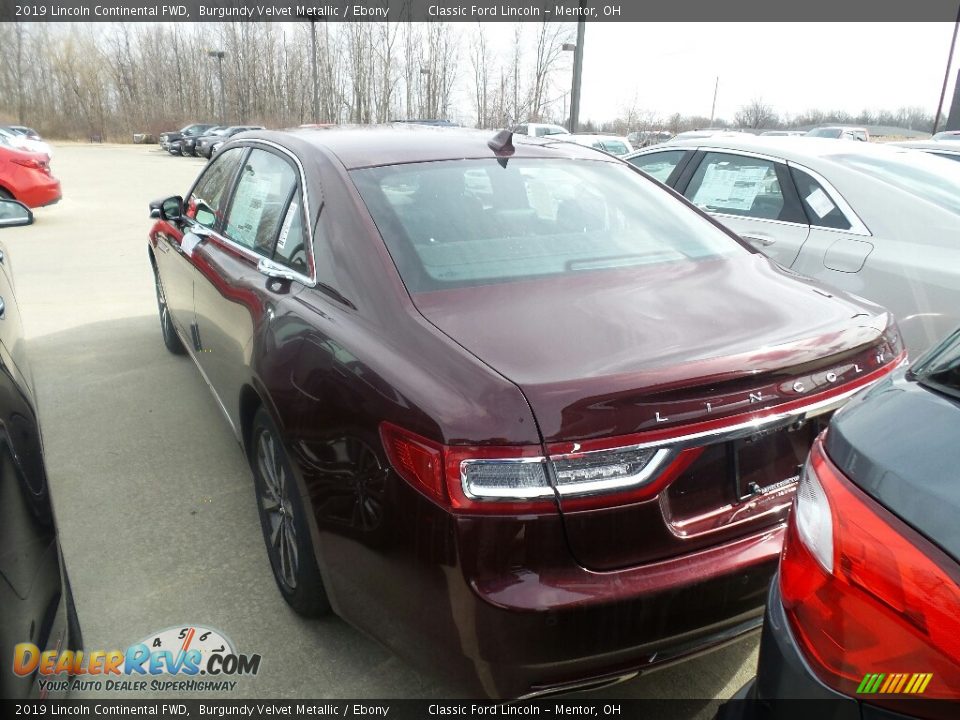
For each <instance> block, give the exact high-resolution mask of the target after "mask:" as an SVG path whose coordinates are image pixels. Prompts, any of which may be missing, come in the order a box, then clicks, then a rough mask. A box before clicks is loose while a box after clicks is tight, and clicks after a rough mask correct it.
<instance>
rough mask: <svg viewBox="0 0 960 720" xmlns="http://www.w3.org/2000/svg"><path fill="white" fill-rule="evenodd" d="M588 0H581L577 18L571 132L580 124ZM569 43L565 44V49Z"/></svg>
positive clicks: (571, 97) (571, 93)
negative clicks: (581, 81)
mask: <svg viewBox="0 0 960 720" xmlns="http://www.w3.org/2000/svg"><path fill="white" fill-rule="evenodd" d="M585 5H586V0H580V3H579V9H580V12H579V15H578V17H579V18H580V19H579V20H577V44H576V46H575V47H574V48H573V87H572V88H571V89H570V132H572V133H574V132H576V131H577V125H579V124H580V76H581V75H582V74H583V35H584V32H585V31H586V22H585V21H584V19H583V18H584V15H585V10H584V6H585ZM566 49H567V45H564V50H566Z"/></svg>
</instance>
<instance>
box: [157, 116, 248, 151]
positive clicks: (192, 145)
mask: <svg viewBox="0 0 960 720" xmlns="http://www.w3.org/2000/svg"><path fill="white" fill-rule="evenodd" d="M248 130H263V126H262V125H229V126H228V125H210V124H206V123H196V124H193V125H187V126H186V127H185V128H182V129H181V130H179V131H178V132H168V133H161V134H160V147H162V148H163V149H164V150H166V151H167V152H168V153H170V154H171V155H181V156H184V157H186V156H188V155H189V156H193V157H205V158H208V159H209V158H210V157H212V156H213V155H214V154H215V153H216V152H217V150H219V149H220V146H221V145H223V144H224V143H225V142H226V141H227V140H229V139H230V138H232V137H233V136H234V135H238V134H239V133H242V132H247V131H248Z"/></svg>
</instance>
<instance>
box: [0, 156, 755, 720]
mask: <svg viewBox="0 0 960 720" xmlns="http://www.w3.org/2000/svg"><path fill="white" fill-rule="evenodd" d="M204 162H205V161H203V160H195V159H184V158H173V157H170V156H168V155H167V154H166V153H163V152H161V151H160V150H159V149H157V146H155V145H153V146H136V145H132V146H109V145H61V146H57V147H56V155H55V157H54V158H53V162H52V168H53V171H54V174H56V175H57V176H58V177H59V178H60V179H61V181H62V183H63V189H64V199H63V200H62V201H61V203H59V204H58V205H56V206H54V207H51V208H44V209H40V210H38V211H37V212H36V224H35V225H34V226H32V227H27V228H18V229H12V230H7V231H4V233H3V237H2V240H3V243H4V244H5V245H6V246H7V248H8V251H9V254H10V256H11V258H12V264H13V268H14V273H15V278H16V286H17V294H18V299H19V303H20V307H21V312H22V315H23V322H24V328H25V333H26V336H27V340H28V343H29V351H30V355H31V359H32V363H33V372H34V378H35V383H36V388H37V395H38V399H39V410H40V416H41V421H42V425H43V431H44V440H45V448H46V459H47V468H48V471H49V475H50V481H51V485H52V488H53V493H54V502H55V506H56V511H57V516H58V520H59V524H60V533H61V542H62V545H63V550H64V555H65V558H66V563H67V567H68V569H69V571H70V575H71V580H72V584H73V588H74V593H75V596H76V600H77V606H78V611H79V614H80V619H81V623H82V626H83V632H84V641H85V645H86V647H87V648H88V649H113V648H125V647H127V646H128V645H130V644H131V643H133V642H136V641H138V640H140V639H142V638H143V637H145V636H147V635H149V634H151V633H155V632H156V631H158V630H161V629H164V628H167V627H170V626H175V625H177V626H178V625H181V624H202V625H206V626H210V627H214V628H217V629H219V630H222V631H223V632H224V634H226V635H227V636H228V637H230V638H231V639H232V640H233V642H234V645H235V646H236V648H237V650H238V651H239V652H244V653H259V654H261V655H262V657H263V663H262V665H261V669H260V673H259V674H258V675H257V676H256V677H253V678H244V679H242V680H241V681H240V685H239V686H238V689H237V693H236V694H235V697H248V698H405V697H431V698H432V697H452V696H455V695H456V690H455V689H454V688H450V687H446V686H444V685H442V684H440V683H439V682H438V681H436V680H435V679H433V678H431V677H428V676H426V675H423V674H421V673H419V672H418V671H416V670H415V669H414V668H412V667H411V666H409V665H408V664H407V663H405V662H404V661H403V660H402V659H400V658H399V657H397V656H395V655H394V654H393V653H391V652H390V651H387V650H385V649H384V648H382V647H381V646H380V645H378V644H377V643H376V642H375V641H373V640H371V639H369V638H367V637H366V636H364V635H362V634H360V633H359V632H358V631H356V630H354V629H353V628H351V627H349V626H348V625H346V624H345V623H343V622H342V621H340V620H339V619H337V618H335V617H331V618H327V619H324V620H321V621H308V620H304V619H301V618H300V617H298V616H296V615H295V614H294V613H293V612H292V611H291V610H289V609H288V607H287V605H286V604H285V603H284V602H283V600H282V598H281V596H280V594H279V593H278V592H277V590H276V588H275V586H274V583H273V579H272V576H271V572H270V567H269V564H268V561H267V557H266V552H265V550H264V546H263V540H262V538H261V534H260V529H259V525H258V520H257V514H256V510H255V507H254V501H253V491H252V480H251V476H250V472H249V470H248V468H247V465H246V463H245V460H244V458H243V457H242V454H241V452H240V449H239V447H238V445H237V444H236V442H235V440H234V437H233V435H232V434H231V431H230V429H229V427H228V426H227V423H226V421H225V420H224V418H223V416H222V415H221V413H220V411H219V410H218V408H217V406H216V404H215V402H214V400H213V398H212V397H211V395H210V394H209V392H208V390H207V389H206V386H205V385H204V383H203V381H202V379H201V377H200V374H199V373H198V372H197V370H196V368H195V367H194V365H193V364H192V362H191V361H190V360H189V359H188V358H187V357H175V356H173V355H170V354H169V353H168V352H167V351H166V350H165V349H164V347H163V343H162V340H161V337H160V328H159V323H158V322H157V313H156V302H155V296H154V289H153V279H152V274H151V272H150V266H149V263H148V260H147V253H146V233H147V230H148V228H149V226H150V222H151V221H150V220H149V218H148V211H147V203H148V202H149V201H150V200H151V199H154V198H158V197H164V196H167V195H172V194H176V193H181V194H182V193H185V192H186V191H187V189H188V188H189V185H190V183H191V181H192V179H193V178H194V177H195V176H196V175H197V173H198V172H199V171H200V170H201V169H202V168H203V166H204ZM756 646H757V643H756V638H755V637H754V638H751V639H749V640H745V641H742V642H739V643H737V644H735V645H733V646H731V647H728V648H726V649H724V650H721V651H718V652H716V653H713V654H711V655H708V656H705V657H702V658H699V659H696V660H694V661H691V662H688V663H686V664H683V665H681V666H677V667H674V668H669V669H666V670H662V671H659V672H656V673H651V674H650V675H648V676H646V677H643V678H640V679H638V680H635V681H633V682H631V683H628V684H624V685H621V686H617V687H614V688H610V689H607V690H605V691H602V693H592V694H590V696H591V697H601V696H602V697H610V698H627V697H648V698H664V699H665V698H686V699H691V700H700V699H710V698H721V699H722V698H726V697H729V696H730V695H731V694H732V693H733V692H735V691H736V690H737V689H738V688H739V687H740V686H741V685H742V684H743V683H744V682H745V681H746V680H747V679H748V678H749V676H750V675H752V673H753V668H754V667H755V664H756V654H757V651H756ZM93 696H97V697H102V696H103V695H99V694H91V695H90V697H93ZM110 697H117V695H116V694H112V695H110ZM136 697H142V695H139V694H138V695H136ZM715 705H716V702H709V701H706V702H702V703H695V704H694V705H693V706H692V707H693V708H694V712H695V714H696V716H697V717H708V716H710V715H711V714H712V712H713V708H714V707H715ZM678 712H679V710H678ZM682 716H683V717H688V716H689V708H688V709H686V710H684V711H683V714H682Z"/></svg>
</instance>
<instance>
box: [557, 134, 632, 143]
mask: <svg viewBox="0 0 960 720" xmlns="http://www.w3.org/2000/svg"><path fill="white" fill-rule="evenodd" d="M571 137H573V138H581V139H583V140H620V141H621V142H623V141H624V140H626V138H625V137H624V136H622V135H607V134H605V133H573V135H571Z"/></svg>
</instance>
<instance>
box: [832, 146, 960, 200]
mask: <svg viewBox="0 0 960 720" xmlns="http://www.w3.org/2000/svg"><path fill="white" fill-rule="evenodd" d="M830 159H831V160H835V161H836V162H838V163H841V164H843V165H846V166H847V167H850V168H853V169H855V170H859V171H861V172H865V173H867V174H869V175H872V176H873V177H876V178H878V179H881V180H883V181H885V182H888V183H890V184H891V185H893V186H894V187H896V188H899V189H900V190H903V191H905V192H908V193H910V194H911V195H914V196H916V197H920V198H923V199H924V200H929V201H930V202H932V203H934V204H936V205H939V206H940V207H942V208H945V209H947V210H950V211H952V212H955V213H958V214H960V166H957V165H954V164H953V163H945V162H943V160H942V159H941V158H936V157H932V156H931V155H929V154H928V153H921V152H915V151H912V150H908V151H904V152H902V153H896V154H894V155H893V156H889V157H888V156H886V155H884V156H879V155H872V154H870V155H868V154H866V153H863V154H859V153H858V154H853V153H850V154H837V155H831V156H830Z"/></svg>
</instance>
